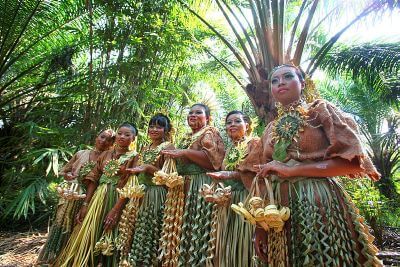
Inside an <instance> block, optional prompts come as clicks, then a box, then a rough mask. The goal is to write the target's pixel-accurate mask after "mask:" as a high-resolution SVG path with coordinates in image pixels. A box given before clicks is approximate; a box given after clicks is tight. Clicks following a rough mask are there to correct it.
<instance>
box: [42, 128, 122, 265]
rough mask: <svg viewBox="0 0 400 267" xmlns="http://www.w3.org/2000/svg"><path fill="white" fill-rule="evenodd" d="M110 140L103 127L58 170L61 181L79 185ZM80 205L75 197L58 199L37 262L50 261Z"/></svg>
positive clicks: (72, 226) (61, 243)
mask: <svg viewBox="0 0 400 267" xmlns="http://www.w3.org/2000/svg"><path fill="white" fill-rule="evenodd" d="M114 139H115V133H114V131H112V130H103V131H101V132H100V133H99V135H98V136H97V137H96V140H95V147H94V148H93V149H87V150H80V151H78V152H77V153H76V154H75V155H74V156H73V157H72V158H71V159H70V161H69V162H68V163H67V164H66V165H65V166H64V167H63V169H62V170H61V172H60V175H61V176H64V180H65V181H67V182H66V183H65V184H66V185H69V182H78V183H79V184H80V186H82V178H83V177H85V176H86V175H87V174H88V173H89V172H90V171H91V169H92V168H93V167H94V165H95V163H96V161H97V158H98V157H99V155H100V153H102V152H103V151H105V150H108V149H109V148H110V147H111V146H112V144H113V142H114ZM81 204H82V201H81V200H78V199H66V198H63V197H61V198H60V200H59V202H58V207H57V211H56V215H55V221H54V224H53V226H52V227H51V230H50V232H49V235H48V237H47V241H46V244H45V245H44V247H43V248H42V250H41V252H40V254H39V257H38V263H40V264H51V263H53V262H54V260H55V259H56V257H57V255H58V254H59V252H60V251H61V249H62V248H63V247H64V245H65V243H66V242H67V240H68V238H69V236H70V234H71V231H72V229H73V228H74V226H75V223H74V221H75V216H76V213H77V211H78V210H79V208H80V206H81Z"/></svg>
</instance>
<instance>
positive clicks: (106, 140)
mask: <svg viewBox="0 0 400 267" xmlns="http://www.w3.org/2000/svg"><path fill="white" fill-rule="evenodd" d="M113 143H114V140H113V138H112V133H111V132H110V131H102V132H101V133H100V134H99V135H98V136H97V137H96V144H95V146H96V149H97V150H100V151H105V150H108V149H109V148H110V146H112V144H113Z"/></svg>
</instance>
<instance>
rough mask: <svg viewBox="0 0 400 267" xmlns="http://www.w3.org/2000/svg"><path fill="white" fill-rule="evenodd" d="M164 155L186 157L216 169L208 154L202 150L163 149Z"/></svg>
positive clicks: (200, 164)
mask: <svg viewBox="0 0 400 267" xmlns="http://www.w3.org/2000/svg"><path fill="white" fill-rule="evenodd" d="M161 153H163V154H164V155H167V156H170V157H171V158H174V159H175V158H185V159H188V160H190V161H191V162H193V163H195V164H197V165H199V166H200V167H202V168H204V169H207V170H214V166H213V165H212V164H211V161H210V159H209V158H208V157H207V154H206V153H205V152H204V151H201V150H194V149H173V150H163V151H161Z"/></svg>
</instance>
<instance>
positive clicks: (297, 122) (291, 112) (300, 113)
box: [272, 99, 308, 162]
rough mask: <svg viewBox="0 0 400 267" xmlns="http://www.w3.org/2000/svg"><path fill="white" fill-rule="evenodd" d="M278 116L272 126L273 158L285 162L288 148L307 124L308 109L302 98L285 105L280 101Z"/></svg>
mask: <svg viewBox="0 0 400 267" xmlns="http://www.w3.org/2000/svg"><path fill="white" fill-rule="evenodd" d="M277 108H278V117H277V118H276V119H275V120H274V122H273V126H272V129H273V130H272V140H274V141H275V145H274V152H273V154H272V159H274V160H277V161H281V162H283V161H284V160H285V159H286V157H287V149H288V147H289V146H290V145H291V144H292V142H293V141H296V142H297V138H298V137H299V133H300V132H302V131H304V127H305V126H306V125H307V119H308V116H307V109H306V107H305V103H304V101H303V100H302V99H300V100H297V101H295V102H293V103H292V104H290V105H288V106H286V107H283V106H282V105H281V104H280V103H278V106H277Z"/></svg>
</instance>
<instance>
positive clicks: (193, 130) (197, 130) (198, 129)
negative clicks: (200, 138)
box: [192, 125, 207, 134]
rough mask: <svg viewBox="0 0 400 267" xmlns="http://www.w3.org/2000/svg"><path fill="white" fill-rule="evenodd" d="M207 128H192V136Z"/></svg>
mask: <svg viewBox="0 0 400 267" xmlns="http://www.w3.org/2000/svg"><path fill="white" fill-rule="evenodd" d="M205 127H207V125H203V126H202V127H198V128H192V134H195V133H198V132H200V131H201V130H203V129H204V128H205Z"/></svg>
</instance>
